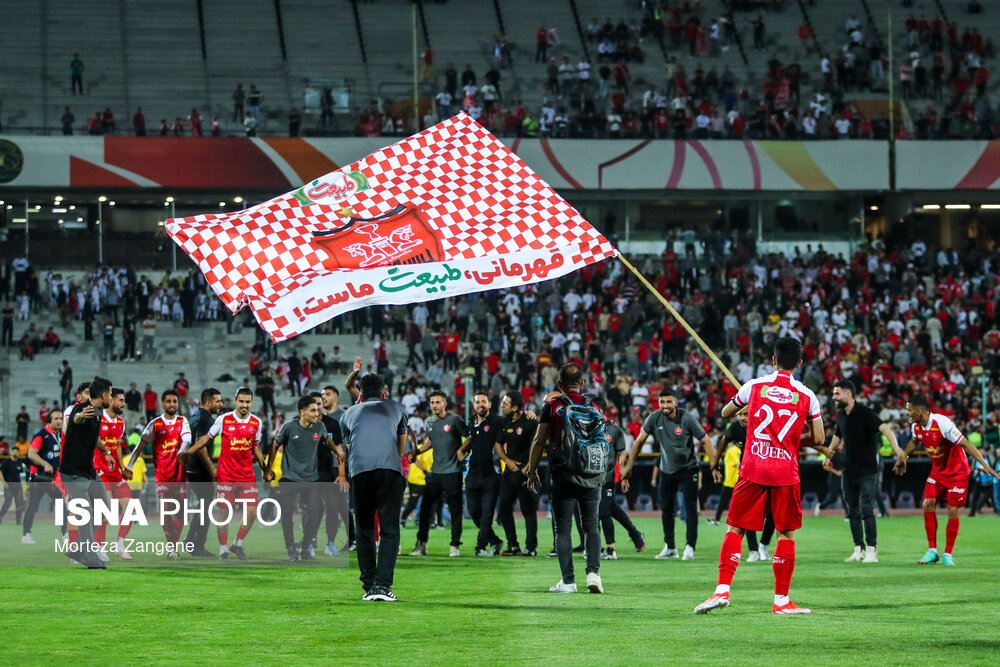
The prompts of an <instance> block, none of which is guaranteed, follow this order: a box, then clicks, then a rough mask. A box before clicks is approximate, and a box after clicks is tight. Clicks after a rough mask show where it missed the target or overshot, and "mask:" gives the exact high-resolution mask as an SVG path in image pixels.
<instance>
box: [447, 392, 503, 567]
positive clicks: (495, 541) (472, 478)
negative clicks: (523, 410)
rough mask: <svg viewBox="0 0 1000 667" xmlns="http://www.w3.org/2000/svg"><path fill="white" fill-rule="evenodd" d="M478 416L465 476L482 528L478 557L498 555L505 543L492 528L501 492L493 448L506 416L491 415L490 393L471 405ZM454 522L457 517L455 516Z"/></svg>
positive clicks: (474, 516) (471, 433)
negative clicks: (498, 496)
mask: <svg viewBox="0 0 1000 667" xmlns="http://www.w3.org/2000/svg"><path fill="white" fill-rule="evenodd" d="M472 406H473V409H474V410H475V413H476V416H475V418H473V420H472V423H471V424H469V441H468V442H467V443H466V447H467V448H468V449H469V454H470V457H469V474H468V476H467V477H466V478H465V497H466V501H467V502H468V503H469V514H470V515H471V516H472V520H473V522H475V524H476V527H477V528H479V534H478V535H477V537H476V555H477V556H496V555H497V554H499V553H500V547H501V545H502V544H503V542H501V540H500V538H499V537H497V534H496V533H495V532H494V531H493V515H494V513H495V512H496V507H497V495H498V494H499V492H500V474H499V473H498V472H497V468H498V467H499V460H498V459H497V457H496V452H495V450H494V448H493V446H494V444H496V439H497V433H499V432H500V428H501V426H502V424H503V421H504V420H503V417H500V416H499V415H491V414H490V408H491V407H492V405H491V403H490V399H489V396H487V395H486V394H485V393H483V392H479V393H477V394H476V396H475V401H474V402H473V404H472ZM452 520H453V521H454V518H453V519H452Z"/></svg>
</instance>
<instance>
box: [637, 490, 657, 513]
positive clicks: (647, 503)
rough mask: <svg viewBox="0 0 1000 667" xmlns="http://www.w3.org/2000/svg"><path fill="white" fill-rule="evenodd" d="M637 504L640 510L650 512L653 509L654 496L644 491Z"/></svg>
mask: <svg viewBox="0 0 1000 667" xmlns="http://www.w3.org/2000/svg"><path fill="white" fill-rule="evenodd" d="M636 504H637V505H638V507H639V511H640V512H649V511H651V510H652V509H653V498H652V497H651V496H650V495H649V494H648V493H643V494H642V495H640V496H639V500H638V502H637V503H636Z"/></svg>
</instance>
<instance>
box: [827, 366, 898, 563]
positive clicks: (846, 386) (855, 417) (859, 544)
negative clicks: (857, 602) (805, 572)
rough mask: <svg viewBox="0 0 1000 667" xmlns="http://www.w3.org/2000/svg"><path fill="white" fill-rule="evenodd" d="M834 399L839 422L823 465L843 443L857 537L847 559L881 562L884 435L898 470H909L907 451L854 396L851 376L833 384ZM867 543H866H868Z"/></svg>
mask: <svg viewBox="0 0 1000 667" xmlns="http://www.w3.org/2000/svg"><path fill="white" fill-rule="evenodd" d="M833 401H834V402H835V403H836V404H837V423H836V426H835V427H834V430H833V441H832V442H831V443H830V447H829V452H828V453H827V456H826V460H824V461H823V467H824V468H826V469H827V470H833V458H832V457H833V454H835V453H836V452H837V451H838V450H839V449H840V448H841V447H842V446H843V447H844V475H843V477H842V478H841V484H842V485H843V490H844V503H845V504H846V505H847V518H848V520H849V521H850V523H851V536H852V537H853V538H854V553H852V554H851V555H850V556H849V557H848V558H847V561H846V562H848V563H853V562H857V561H861V562H862V563H877V562H878V534H877V528H876V524H875V494H876V493H879V492H880V489H879V488H878V483H877V481H878V479H879V474H878V473H879V461H878V450H879V449H880V448H881V446H882V437H881V436H882V435H885V437H886V438H888V439H889V444H891V445H892V450H893V451H894V452H895V453H896V457H897V460H896V466H895V468H894V470H895V471H896V474H898V475H901V474H903V473H904V472H906V453H905V452H903V450H902V449H901V448H900V447H899V443H897V442H896V434H895V433H893V432H892V429H891V428H889V426H888V425H887V424H883V423H882V420H881V419H879V418H878V415H877V414H875V412H874V411H873V410H872V409H871V408H869V407H868V406H867V405H862V404H861V403H858V402H856V401H855V400H854V384H853V383H852V382H851V381H850V380H838V381H837V382H836V383H834V385H833ZM866 545H867V546H866Z"/></svg>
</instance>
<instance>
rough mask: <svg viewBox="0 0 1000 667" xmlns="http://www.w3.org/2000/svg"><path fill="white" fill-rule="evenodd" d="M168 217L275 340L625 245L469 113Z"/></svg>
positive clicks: (581, 261) (525, 279)
mask: <svg viewBox="0 0 1000 667" xmlns="http://www.w3.org/2000/svg"><path fill="white" fill-rule="evenodd" d="M166 229H167V232H168V234H170V236H171V237H172V238H173V239H174V240H175V241H176V242H177V243H178V244H179V245H180V246H181V247H182V248H183V249H184V250H185V251H186V252H187V253H188V254H189V255H191V257H192V258H193V259H194V260H195V262H196V263H197V264H198V266H199V268H200V269H201V270H202V271H203V272H204V274H205V276H206V278H207V280H208V282H209V284H210V285H211V286H212V288H213V289H214V290H215V291H216V293H218V294H219V296H220V297H221V298H222V300H223V301H224V302H225V303H226V305H227V307H229V309H230V310H231V311H233V312H236V311H237V310H239V308H241V307H242V306H243V305H249V306H250V307H251V308H252V309H253V312H254V315H255V316H256V317H257V320H258V321H259V322H260V323H261V326H262V327H263V328H264V329H265V330H266V331H267V332H268V333H270V334H271V336H272V338H273V339H274V340H276V341H278V340H284V339H287V338H290V337H292V336H295V335H297V334H299V333H302V332H304V331H308V330H309V329H311V328H313V327H315V326H316V325H318V324H320V323H322V322H323V321H325V320H327V319H330V318H331V317H334V316H336V315H339V314H342V313H344V312H347V311H349V310H353V309H355V308H359V307H363V306H369V305H374V304H403V303H415V302H417V301H429V300H433V299H439V298H443V297H448V296H450V295H459V294H467V293H470V292H476V291H484V290H490V289H497V288H503V287H512V286H515V285H525V284H529V283H532V282H538V281H541V280H547V279H549V278H554V277H557V276H560V275H564V274H566V273H568V272H570V271H573V270H575V269H578V268H580V267H582V266H585V265H587V264H591V263H593V262H597V261H601V260H603V259H606V258H608V257H613V256H615V255H616V254H617V251H616V250H615V249H614V247H613V246H611V244H610V243H608V241H607V239H605V238H604V237H603V236H602V235H601V234H600V233H599V232H598V231H597V230H596V229H594V227H593V226H591V225H590V223H588V222H587V221H586V220H585V219H584V218H583V217H582V216H581V215H580V214H579V213H578V212H577V211H576V209H574V208H573V207H572V206H571V205H570V204H569V203H568V202H566V200H564V199H563V198H562V197H560V196H559V195H558V194H557V193H556V192H555V191H554V190H553V189H552V188H551V187H549V186H548V185H547V184H546V183H545V182H544V181H542V180H541V179H540V178H539V177H538V175H537V174H535V173H534V172H533V171H531V170H530V169H529V168H528V167H527V166H526V165H525V164H524V162H522V161H521V160H520V158H518V157H517V156H516V155H514V154H513V153H512V152H511V151H510V150H508V149H507V148H506V147H505V146H504V145H503V144H501V143H500V142H499V141H497V139H496V138H495V137H493V135H491V134H490V133H489V132H487V131H486V130H485V129H484V128H483V127H482V126H480V125H479V124H478V123H476V122H475V121H474V120H472V119H471V118H470V117H469V116H467V115H466V114H464V113H463V114H459V115H457V116H455V117H453V118H450V119H448V120H446V121H444V122H442V123H439V124H438V125H435V126H434V127H431V128H428V129H427V130H424V131H423V132H420V133H418V134H415V135H413V136H412V137H409V138H407V139H404V140H402V141H400V142H398V143H395V144H393V145H391V146H387V147H386V148H384V149H382V150H380V151H377V152H375V153H373V154H372V155H369V156H368V157H366V158H364V159H362V160H359V161H358V162H355V163H354V164H351V165H348V166H346V167H344V168H342V169H340V170H338V171H335V172H332V173H330V174H327V175H325V176H322V177H320V178H317V179H315V180H313V181H312V182H311V183H308V184H306V185H304V186H303V187H301V188H299V189H297V190H295V191H293V192H289V193H286V194H284V195H282V196H280V197H275V198H274V199H271V200H269V201H267V202H264V203H262V204H258V205H256V206H254V207H252V208H250V209H247V210H246V211H240V212H236V213H231V214H222V215H219V214H210V215H201V216H194V217H191V218H183V219H178V220H170V221H168V222H167V225H166ZM446 265H447V266H446ZM515 267H516V268H515ZM534 267H538V268H537V269H536V268H534ZM518 269H520V272H519V273H516V274H515V273H514V272H515V271H517V270H518ZM494 271H498V273H496V274H494V273H493V272H494ZM404 274H409V275H410V276H412V280H411V281H410V282H409V283H407V281H406V279H405V278H404V277H403V276H404ZM421 276H425V277H426V278H423V279H422V278H421ZM422 280H423V281H424V282H422ZM352 286H353V289H352ZM363 286H367V287H368V289H370V290H371V292H370V293H363V292H367V291H368V290H367V289H365V288H364V287H363ZM435 288H437V289H435Z"/></svg>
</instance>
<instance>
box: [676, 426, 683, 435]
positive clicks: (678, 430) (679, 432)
mask: <svg viewBox="0 0 1000 667" xmlns="http://www.w3.org/2000/svg"><path fill="white" fill-rule="evenodd" d="M683 432H684V429H682V428H681V427H680V426H678V427H677V428H675V429H674V433H676V434H677V435H680V434H681V433H683Z"/></svg>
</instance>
